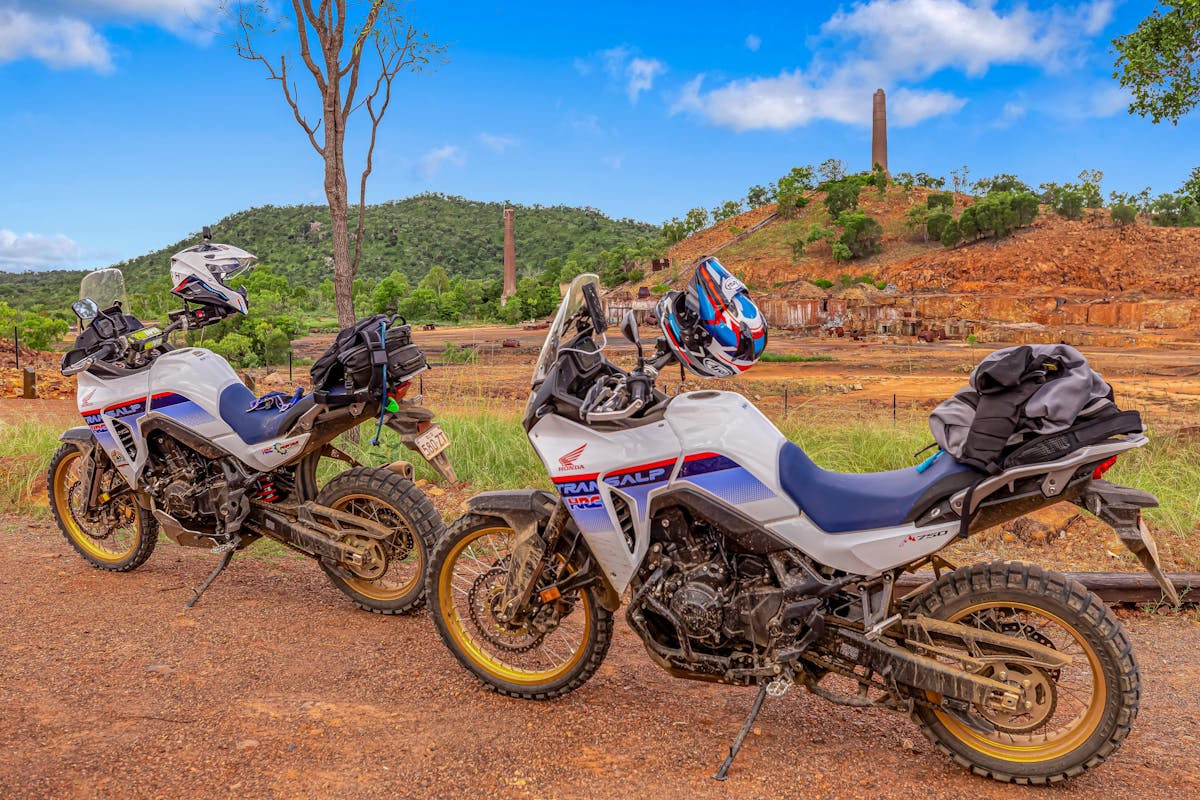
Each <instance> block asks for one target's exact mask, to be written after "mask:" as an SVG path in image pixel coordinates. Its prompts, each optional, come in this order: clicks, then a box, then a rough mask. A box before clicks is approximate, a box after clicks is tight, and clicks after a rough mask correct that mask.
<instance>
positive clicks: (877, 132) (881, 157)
mask: <svg viewBox="0 0 1200 800" xmlns="http://www.w3.org/2000/svg"><path fill="white" fill-rule="evenodd" d="M876 164H878V165H879V166H881V167H883V171H884V172H885V173H887V175H888V176H889V177H890V176H891V174H892V173H891V171H889V170H888V159H887V97H886V96H885V95H884V93H883V89H876V90H875V102H874V107H873V109H872V114H871V169H875V165H876Z"/></svg>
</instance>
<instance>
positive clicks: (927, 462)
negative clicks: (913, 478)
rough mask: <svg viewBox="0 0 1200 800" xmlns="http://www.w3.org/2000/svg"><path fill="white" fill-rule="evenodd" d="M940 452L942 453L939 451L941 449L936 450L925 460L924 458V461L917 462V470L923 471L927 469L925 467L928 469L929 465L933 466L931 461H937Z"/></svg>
mask: <svg viewBox="0 0 1200 800" xmlns="http://www.w3.org/2000/svg"><path fill="white" fill-rule="evenodd" d="M941 454H942V451H941V450H938V451H937V452H936V453H934V454H933V455H931V456H930V457H929V458H927V459H925V460H924V461H922V462H921V463H920V464H917V472H924V471H925V470H927V469H929V468H930V467H932V466H933V462H935V461H937V460H938V456H940V455H941Z"/></svg>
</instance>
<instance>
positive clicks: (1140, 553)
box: [1072, 480, 1179, 605]
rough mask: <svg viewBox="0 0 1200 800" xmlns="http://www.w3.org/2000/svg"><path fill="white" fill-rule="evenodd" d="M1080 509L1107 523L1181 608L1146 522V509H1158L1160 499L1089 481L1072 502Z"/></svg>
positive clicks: (1131, 489)
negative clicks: (1144, 511) (1143, 518)
mask: <svg viewBox="0 0 1200 800" xmlns="http://www.w3.org/2000/svg"><path fill="white" fill-rule="evenodd" d="M1072 502H1074V503H1075V505H1077V506H1079V507H1080V508H1083V509H1086V510H1087V511H1090V512H1091V513H1093V514H1095V515H1096V516H1097V517H1098V518H1099V519H1100V520H1101V521H1102V522H1104V523H1106V524H1107V525H1108V526H1109V527H1110V528H1112V529H1113V531H1114V532H1115V533H1116V534H1117V537H1118V538H1120V540H1121V542H1122V543H1123V544H1124V545H1125V546H1126V547H1127V548H1129V552H1131V553H1133V554H1134V555H1135V556H1137V559H1138V561H1140V562H1142V566H1144V567H1145V568H1146V571H1147V572H1149V573H1150V574H1151V575H1153V576H1154V582H1155V583H1157V584H1158V587H1159V588H1160V589H1162V591H1163V594H1164V595H1165V596H1166V597H1167V599H1168V600H1170V601H1171V602H1172V603H1173V604H1174V605H1179V594H1178V593H1177V592H1176V591H1175V587H1174V585H1172V583H1171V581H1170V580H1168V579H1167V576H1166V575H1164V574H1163V571H1162V566H1161V565H1160V564H1159V561H1158V546H1157V545H1155V543H1154V538H1153V537H1152V536H1151V535H1150V531H1149V530H1148V529H1147V528H1146V523H1145V522H1144V521H1143V520H1142V509H1143V508H1154V507H1156V506H1157V505H1158V498H1157V497H1155V496H1154V495H1152V494H1150V492H1144V491H1142V490H1141V489H1134V488H1131V487H1129V486H1118V485H1117V484H1115V483H1109V482H1108V481H1102V480H1093V481H1089V482H1088V484H1087V486H1085V487H1084V489H1083V491H1082V492H1080V493H1079V495H1078V496H1077V497H1076V498H1075V499H1074V500H1073V501H1072Z"/></svg>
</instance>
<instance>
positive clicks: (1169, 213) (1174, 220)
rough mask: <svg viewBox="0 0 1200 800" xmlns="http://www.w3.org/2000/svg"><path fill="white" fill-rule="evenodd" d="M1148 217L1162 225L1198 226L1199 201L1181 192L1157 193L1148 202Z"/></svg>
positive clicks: (1199, 215)
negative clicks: (1151, 200)
mask: <svg viewBox="0 0 1200 800" xmlns="http://www.w3.org/2000/svg"><path fill="white" fill-rule="evenodd" d="M1150 219H1151V221H1152V222H1153V223H1154V224H1155V225H1159V226H1162V227H1176V228H1195V227H1200V203H1197V202H1196V201H1195V200H1193V199H1192V198H1191V197H1188V196H1186V195H1183V194H1171V193H1167V194H1163V195H1159V196H1158V197H1157V198H1156V199H1155V200H1154V202H1153V203H1151V204H1150Z"/></svg>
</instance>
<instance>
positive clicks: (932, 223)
mask: <svg viewBox="0 0 1200 800" xmlns="http://www.w3.org/2000/svg"><path fill="white" fill-rule="evenodd" d="M953 221H954V217H952V216H950V215H949V214H947V213H946V212H945V211H939V212H937V213H936V214H930V215H929V216H928V217H927V218H926V219H925V229H926V230H927V231H929V238H931V239H934V240H936V241H939V242H940V241H941V240H942V232H943V231H945V230H946V226H947V225H948V224H950V223H951V222H953Z"/></svg>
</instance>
